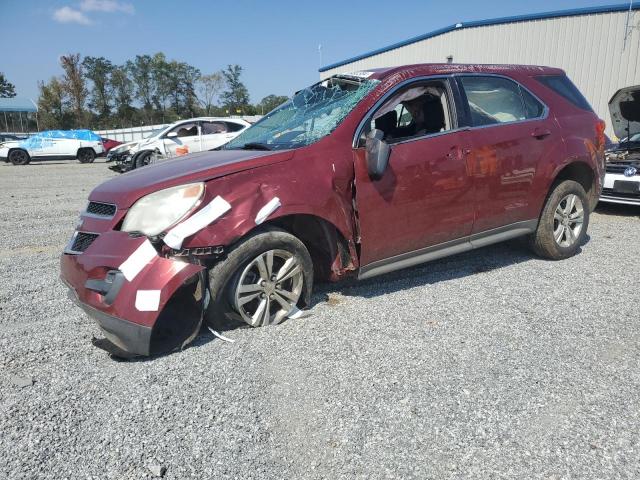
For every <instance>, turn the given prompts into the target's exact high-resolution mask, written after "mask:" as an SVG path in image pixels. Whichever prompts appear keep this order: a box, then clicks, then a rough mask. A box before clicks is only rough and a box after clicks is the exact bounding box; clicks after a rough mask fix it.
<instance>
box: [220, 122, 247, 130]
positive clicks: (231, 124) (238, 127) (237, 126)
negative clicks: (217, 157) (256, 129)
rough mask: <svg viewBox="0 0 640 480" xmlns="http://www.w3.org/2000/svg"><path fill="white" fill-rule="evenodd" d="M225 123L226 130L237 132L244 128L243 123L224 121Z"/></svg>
mask: <svg viewBox="0 0 640 480" xmlns="http://www.w3.org/2000/svg"><path fill="white" fill-rule="evenodd" d="M224 123H225V124H226V125H227V132H238V131H240V130H242V129H243V128H244V125H242V124H240V123H235V122H224Z"/></svg>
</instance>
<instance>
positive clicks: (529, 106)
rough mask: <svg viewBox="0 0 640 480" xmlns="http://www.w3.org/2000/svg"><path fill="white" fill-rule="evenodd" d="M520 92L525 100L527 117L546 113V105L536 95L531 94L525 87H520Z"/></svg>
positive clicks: (535, 116)
mask: <svg viewBox="0 0 640 480" xmlns="http://www.w3.org/2000/svg"><path fill="white" fill-rule="evenodd" d="M520 94H521V95H522V101H523V102H524V110H525V115H526V116H527V118H538V117H541V116H542V114H543V113H544V105H543V104H542V103H540V102H539V101H538V99H537V98H536V97H534V96H533V95H531V94H530V93H529V92H528V91H526V90H525V89H524V88H522V87H520Z"/></svg>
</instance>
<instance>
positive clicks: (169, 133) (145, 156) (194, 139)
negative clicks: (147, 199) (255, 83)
mask: <svg viewBox="0 0 640 480" xmlns="http://www.w3.org/2000/svg"><path fill="white" fill-rule="evenodd" d="M250 125H251V124H250V123H249V122H247V121H246V120H243V119H240V118H217V117H200V118H190V119H188V120H181V121H179V122H176V123H173V124H171V125H169V126H168V127H166V128H163V129H162V130H159V131H155V132H153V133H152V134H151V135H149V136H148V137H146V138H145V139H143V140H140V141H136V142H129V143H126V144H123V145H121V146H119V147H118V148H115V149H113V150H112V151H111V152H110V153H109V155H107V161H108V162H110V161H115V162H116V165H114V166H112V167H109V168H111V169H112V170H117V171H127V170H131V169H133V168H139V167H143V166H145V165H148V164H149V163H151V162H152V160H153V159H154V158H156V157H160V158H167V157H175V156H177V155H184V154H186V153H194V152H202V151H206V150H211V149H213V148H217V147H220V146H222V145H224V144H225V143H227V142H228V141H230V140H232V139H234V138H235V137H237V136H238V135H239V134H240V133H242V132H243V131H244V130H246V129H247V128H248V127H249V126H250Z"/></svg>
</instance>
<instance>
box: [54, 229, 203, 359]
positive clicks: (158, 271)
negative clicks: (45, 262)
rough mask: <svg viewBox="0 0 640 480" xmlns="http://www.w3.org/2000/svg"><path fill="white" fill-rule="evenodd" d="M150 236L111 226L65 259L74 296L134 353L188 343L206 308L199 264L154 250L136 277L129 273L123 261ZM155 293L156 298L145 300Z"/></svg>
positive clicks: (116, 342) (120, 345) (115, 342)
mask: <svg viewBox="0 0 640 480" xmlns="http://www.w3.org/2000/svg"><path fill="white" fill-rule="evenodd" d="M147 241H148V240H147V238H146V237H137V238H135V237H131V236H129V234H127V233H125V232H120V231H108V232H104V233H102V234H100V235H99V236H98V237H97V238H96V239H95V240H94V241H93V243H91V245H90V246H89V247H88V248H87V249H86V250H85V251H84V252H82V253H79V254H70V253H64V254H63V255H62V258H61V260H60V270H61V278H62V280H63V282H64V283H65V284H66V285H67V286H68V287H69V288H70V290H71V294H72V295H71V296H72V298H73V299H74V301H75V302H76V303H77V304H78V305H79V306H80V307H81V308H82V309H83V310H84V311H85V312H86V313H87V315H89V317H91V318H93V319H94V320H96V321H97V323H98V325H99V326H100V328H101V330H102V331H103V333H104V335H105V337H106V338H107V339H108V340H109V341H110V342H111V343H112V344H113V345H115V346H116V347H118V349H121V350H123V351H125V352H127V353H129V354H132V355H154V354H159V353H164V352H168V351H171V350H174V349H175V348H178V347H180V346H182V345H184V344H186V343H188V342H189V341H190V340H191V339H192V338H193V336H194V335H195V334H196V333H197V330H198V329H199V326H200V323H201V321H202V313H203V308H204V297H205V290H204V289H205V288H206V286H205V285H204V275H203V274H202V272H203V271H204V267H202V266H200V265H195V264H192V263H186V262H182V261H179V260H174V259H171V258H164V257H162V256H160V255H155V256H154V257H153V258H152V259H151V260H149V261H145V263H144V266H142V268H141V270H140V271H139V272H138V273H137V274H136V275H135V276H134V277H133V278H131V275H130V274H129V277H130V278H129V279H127V278H125V276H124V274H123V272H122V271H121V270H120V266H121V265H122V264H123V263H125V261H127V260H128V259H129V258H130V257H132V256H133V255H134V252H136V250H137V249H138V248H139V247H140V246H141V245H142V244H143V243H144V242H147ZM140 292H142V293H140ZM150 292H151V295H150V296H151V297H152V298H153V299H154V300H152V301H151V303H149V301H148V300H145V299H148V298H149V293H150ZM158 298H159V300H158ZM156 302H157V303H156Z"/></svg>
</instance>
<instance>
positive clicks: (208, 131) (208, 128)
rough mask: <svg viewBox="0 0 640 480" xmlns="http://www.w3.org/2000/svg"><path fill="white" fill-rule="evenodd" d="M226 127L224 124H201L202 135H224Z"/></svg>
mask: <svg viewBox="0 0 640 480" xmlns="http://www.w3.org/2000/svg"><path fill="white" fill-rule="evenodd" d="M226 132H227V125H226V123H225V122H202V134H203V135H214V134H216V133H226Z"/></svg>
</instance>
